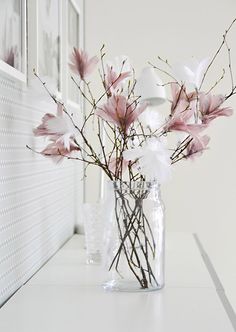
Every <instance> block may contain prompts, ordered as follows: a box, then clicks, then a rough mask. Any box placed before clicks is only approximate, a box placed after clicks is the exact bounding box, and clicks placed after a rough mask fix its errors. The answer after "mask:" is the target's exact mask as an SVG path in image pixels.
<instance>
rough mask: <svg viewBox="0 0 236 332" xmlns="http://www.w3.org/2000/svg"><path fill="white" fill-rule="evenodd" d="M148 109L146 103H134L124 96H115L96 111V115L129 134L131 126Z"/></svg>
mask: <svg viewBox="0 0 236 332" xmlns="http://www.w3.org/2000/svg"><path fill="white" fill-rule="evenodd" d="M146 107H147V105H146V104H145V103H143V104H140V103H137V102H134V101H132V100H129V99H127V98H126V97H125V96H123V95H113V96H111V97H110V98H109V99H108V100H107V102H106V104H104V105H103V106H101V107H100V108H99V109H98V110H97V111H96V114H97V115H98V116H100V117H101V118H102V119H104V120H105V121H108V122H111V123H113V124H115V125H116V126H118V127H119V128H120V129H121V130H122V131H124V132H127V130H128V128H129V127H130V125H131V124H132V123H133V122H134V121H135V120H136V119H137V118H138V116H139V115H140V114H141V113H142V112H143V111H144V110H145V109H146Z"/></svg>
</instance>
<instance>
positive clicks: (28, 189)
mask: <svg viewBox="0 0 236 332" xmlns="http://www.w3.org/2000/svg"><path fill="white" fill-rule="evenodd" d="M47 107H48V109H49V108H50V107H51V108H52V109H54V108H55V106H54V105H53V103H51V104H50V102H49V104H48V105H46V104H45V103H44V104H42V103H41V102H40V101H39V100H37V98H36V97H35V95H31V94H30V93H29V91H28V90H26V88H25V86H23V87H22V86H21V85H20V83H17V82H14V81H11V80H10V79H9V78H7V77H4V76H3V75H2V74H1V75H0V305H1V304H3V303H4V301H6V300H7V299H8V298H9V296H11V294H13V293H14V292H15V291H16V290H17V289H18V288H19V287H20V286H21V285H22V284H24V283H25V282H26V281H27V280H28V279H29V278H30V277H31V276H32V274H34V273H35V272H36V271H37V270H38V269H39V268H40V267H41V266H42V264H44V262H45V261H47V259H48V258H49V257H50V256H51V255H52V254H53V253H55V251H56V250H57V249H58V248H59V247H60V246H61V245H62V244H63V243H64V242H65V241H66V240H67V239H68V238H69V237H70V236H71V235H72V234H73V231H74V223H75V190H76V189H75V186H76V181H75V167H76V166H75V164H74V162H73V161H64V162H63V163H62V164H60V165H55V164H53V163H52V161H51V159H49V158H44V157H42V156H41V155H38V154H34V153H32V151H30V150H28V149H27V148H26V144H28V145H30V146H31V147H33V148H35V149H39V150H40V148H42V146H43V141H42V140H41V139H35V137H33V134H32V128H33V127H35V126H36V125H38V124H39V123H40V120H41V118H42V115H43V114H44V113H45V108H47ZM48 109H47V110H48Z"/></svg>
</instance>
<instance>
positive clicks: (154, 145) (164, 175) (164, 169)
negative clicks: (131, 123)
mask: <svg viewBox="0 0 236 332" xmlns="http://www.w3.org/2000/svg"><path fill="white" fill-rule="evenodd" d="M123 156H124V158H125V159H126V160H131V161H137V162H136V163H135V165H136V168H137V170H138V171H139V172H140V173H141V174H142V175H143V176H145V178H146V180H147V181H152V180H157V181H158V182H159V183H163V182H164V181H166V180H167V179H168V178H169V177H170V171H171V170H170V166H171V163H170V155H169V153H168V151H167V149H166V148H165V145H164V144H163V143H162V142H161V141H160V140H159V139H157V138H149V139H148V140H147V141H146V142H145V145H144V146H143V147H138V148H135V149H131V150H126V151H124V153H123Z"/></svg>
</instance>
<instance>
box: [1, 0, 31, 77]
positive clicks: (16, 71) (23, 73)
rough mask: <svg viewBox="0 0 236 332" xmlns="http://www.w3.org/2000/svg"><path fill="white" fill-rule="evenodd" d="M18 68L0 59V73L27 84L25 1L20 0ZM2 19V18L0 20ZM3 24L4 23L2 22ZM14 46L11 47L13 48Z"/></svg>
mask: <svg viewBox="0 0 236 332" xmlns="http://www.w3.org/2000/svg"><path fill="white" fill-rule="evenodd" d="M20 1H21V3H20V22H21V23H20V40H19V43H20V67H21V68H15V67H14V66H13V65H11V64H8V63H7V62H6V61H4V60H3V59H0V72H2V73H4V74H6V75H7V76H8V77H10V78H12V79H14V80H18V81H21V82H23V83H26V82H27V37H26V27H27V22H26V17H27V15H26V7H27V2H26V0H20ZM1 15H2V13H1ZM2 19H3V18H2ZM3 24H5V22H3ZM13 46H14V45H12V47H13Z"/></svg>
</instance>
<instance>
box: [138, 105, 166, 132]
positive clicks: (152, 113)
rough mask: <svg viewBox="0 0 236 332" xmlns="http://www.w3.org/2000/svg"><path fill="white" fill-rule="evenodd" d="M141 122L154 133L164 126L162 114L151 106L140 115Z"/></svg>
mask: <svg viewBox="0 0 236 332" xmlns="http://www.w3.org/2000/svg"><path fill="white" fill-rule="evenodd" d="M139 120H140V122H141V123H142V124H143V125H144V126H145V127H147V128H150V129H151V130H152V131H154V130H157V129H159V128H160V127H161V125H162V124H163V119H162V117H161V116H160V113H159V112H158V111H157V110H156V109H153V108H151V107H150V106H148V107H147V109H146V110H145V111H144V112H143V113H142V114H140V115H139Z"/></svg>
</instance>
